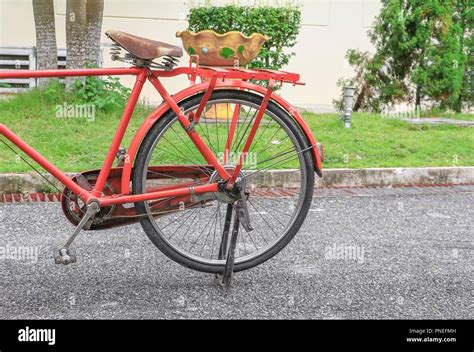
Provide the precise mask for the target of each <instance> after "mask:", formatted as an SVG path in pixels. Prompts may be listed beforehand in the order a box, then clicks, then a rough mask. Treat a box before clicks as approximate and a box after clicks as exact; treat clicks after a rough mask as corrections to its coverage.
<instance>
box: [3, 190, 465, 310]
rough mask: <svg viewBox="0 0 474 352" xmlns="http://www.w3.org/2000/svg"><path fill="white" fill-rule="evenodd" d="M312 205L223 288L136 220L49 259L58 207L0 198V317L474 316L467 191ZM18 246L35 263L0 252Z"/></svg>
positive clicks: (59, 231)
mask: <svg viewBox="0 0 474 352" xmlns="http://www.w3.org/2000/svg"><path fill="white" fill-rule="evenodd" d="M408 193H410V192H408ZM313 203H314V204H313V206H312V210H311V212H310V214H309V216H308V219H307V220H306V222H305V224H304V226H303V228H302V230H301V231H300V232H299V234H298V235H297V237H295V239H294V240H293V242H292V243H290V245H289V246H288V247H287V248H286V249H285V250H284V251H283V252H281V253H280V254H279V255H278V256H276V257H274V258H273V259H272V260H270V261H268V262H267V263H265V264H263V265H261V266H259V267H257V268H254V269H252V270H249V271H246V272H241V273H238V274H236V275H235V278H234V282H233V286H232V290H231V292H230V293H229V294H228V295H227V296H226V295H224V294H223V291H222V290H221V289H220V288H219V287H218V286H216V284H215V283H214V279H213V277H212V275H208V274H202V273H197V272H193V271H191V270H189V269H186V268H183V267H181V266H179V265H178V264H175V263H174V262H172V261H170V260H168V259H167V258H166V257H165V256H164V255H163V254H161V253H160V252H159V251H158V250H157V249H156V248H155V247H154V246H153V244H152V243H151V242H150V241H149V240H148V238H147V237H146V235H145V234H144V233H143V231H142V230H141V228H140V226H139V225H133V226H128V227H125V228H122V229H114V230H109V231H103V232H96V233H87V234H81V235H80V237H79V238H78V240H77V242H76V244H75V248H76V249H77V251H78V263H76V264H73V265H70V266H68V267H64V266H59V265H55V264H54V262H53V259H52V253H53V249H54V248H56V247H57V246H59V245H60V244H61V243H62V242H63V241H64V239H65V238H66V237H67V236H68V235H69V234H70V233H71V231H72V226H71V225H69V224H68V223H67V222H66V220H64V219H63V218H61V217H60V216H59V215H60V207H59V204H57V203H56V204H30V205H0V318H5V319H32V318H36V319H45V318H54V319H56V318H59V319H61V318H74V319H77V318H78V319H88V318H112V319H115V318H117V319H123V318H152V319H155V318H178V319H179V318H204V319H206V318H311V319H365V318H373V319H392V318H394V319H400V318H409V319H410V318H413V319H422V318H423V319H446V318H450V319H473V318H474V313H473V311H474V309H473V308H474V304H473V302H474V285H473V272H474V270H473V269H474V266H473V257H472V250H473V238H474V236H473V233H474V193H469V192H468V193H459V194H456V193H453V194H442V192H441V194H428V193H426V194H414V195H409V194H407V195H383V194H376V193H374V194H373V195H371V196H367V197H318V198H314V202H313ZM17 246H30V247H32V248H36V249H38V260H37V261H36V262H35V260H34V258H14V257H12V256H10V257H8V256H7V257H5V256H3V257H1V254H2V253H5V250H7V249H9V248H10V250H11V248H12V247H17ZM2 248H3V249H2ZM343 249H352V250H353V251H352V252H351V253H352V255H346V256H341V255H338V253H339V254H340V253H342V252H344V251H343ZM2 250H3V252H2ZM341 251H342V252H341ZM9 253H11V252H9ZM346 253H348V252H346Z"/></svg>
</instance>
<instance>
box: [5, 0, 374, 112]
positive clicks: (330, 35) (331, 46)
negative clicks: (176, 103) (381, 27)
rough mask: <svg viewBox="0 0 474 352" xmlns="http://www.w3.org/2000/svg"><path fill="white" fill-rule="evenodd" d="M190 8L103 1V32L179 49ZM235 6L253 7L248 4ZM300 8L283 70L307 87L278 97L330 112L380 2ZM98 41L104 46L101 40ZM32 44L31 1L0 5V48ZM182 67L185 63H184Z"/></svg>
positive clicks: (347, 0) (60, 21) (176, 83)
mask: <svg viewBox="0 0 474 352" xmlns="http://www.w3.org/2000/svg"><path fill="white" fill-rule="evenodd" d="M228 2H231V1H225V0H220V1H217V0H214V1H213V4H224V3H228ZM65 3H66V1H65V0H55V6H56V29H57V40H58V47H61V48H64V47H65ZM192 3H197V1H185V0H181V1H166V0H137V1H133V0H128V1H124V0H105V15H104V25H103V29H104V31H105V30H106V29H110V28H116V29H121V30H124V31H128V32H131V33H133V34H136V35H139V36H145V37H149V38H152V39H157V40H161V41H165V42H169V43H171V44H175V45H181V42H180V40H178V38H175V33H176V32H177V31H179V30H182V29H184V28H186V26H187V22H186V20H185V18H186V14H187V13H188V10H189V7H190V6H191V4H192ZM240 3H241V4H246V3H254V0H242V1H240ZM269 3H275V2H272V1H269ZM300 3H302V5H303V20H302V28H301V31H300V35H299V39H298V44H297V45H296V47H295V48H294V51H295V52H296V56H295V57H293V58H292V60H291V62H290V64H289V65H288V67H286V68H285V69H286V70H288V71H295V72H299V73H301V75H302V80H303V81H304V82H306V83H307V85H306V86H302V87H287V88H285V89H284V90H283V91H282V94H283V95H284V96H285V98H287V99H289V100H290V101H291V102H293V103H294V104H296V105H299V106H311V107H317V108H318V109H320V110H325V109H331V108H332V105H331V102H332V99H334V98H335V97H336V96H337V95H338V91H337V88H336V81H337V79H338V78H340V77H341V76H345V75H350V74H351V69H350V67H348V65H347V64H346V63H345V60H344V54H345V52H346V50H347V49H349V48H361V49H364V50H366V49H370V43H369V40H368V38H367V30H368V29H369V27H370V25H371V23H372V21H373V19H374V17H375V16H376V14H377V13H378V10H379V9H380V3H379V1H375V0H359V1H356V0H303V1H300ZM102 41H103V43H104V45H109V41H108V39H107V38H106V37H105V36H103V38H102ZM34 44H35V33H34V21H33V11H32V6H31V0H0V47H1V46H34ZM104 54H105V55H104V64H105V65H106V66H117V63H113V62H111V61H110V59H109V55H108V49H107V48H106V49H105V51H104ZM182 62H183V64H184V63H185V62H187V58H184V59H183V61H182ZM166 82H167V86H168V88H169V89H170V90H171V91H177V90H179V88H180V87H183V85H185V84H186V81H184V80H183V79H171V80H168V81H166ZM125 83H127V84H129V83H131V82H130V81H128V82H125ZM144 97H145V98H146V99H148V100H149V101H150V102H156V101H159V100H160V99H159V97H157V95H156V94H155V93H154V92H153V91H152V90H149V89H148V90H146V91H145V93H144Z"/></svg>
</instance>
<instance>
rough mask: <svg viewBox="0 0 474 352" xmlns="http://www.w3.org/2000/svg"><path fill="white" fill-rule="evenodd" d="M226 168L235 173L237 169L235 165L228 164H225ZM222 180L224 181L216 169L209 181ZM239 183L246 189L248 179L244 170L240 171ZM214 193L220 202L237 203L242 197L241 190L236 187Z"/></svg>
mask: <svg viewBox="0 0 474 352" xmlns="http://www.w3.org/2000/svg"><path fill="white" fill-rule="evenodd" d="M224 169H225V170H226V171H227V172H228V173H229V174H233V173H234V171H235V166H233V165H226V166H224ZM220 181H222V178H221V177H220V175H219V173H218V172H217V171H214V172H213V174H212V175H211V177H210V178H209V183H216V182H220ZM237 183H239V185H240V187H241V188H242V189H243V190H244V191H245V189H246V186H247V180H246V179H245V177H244V174H243V172H242V171H240V172H239V176H238V177H237ZM214 195H215V197H216V199H217V200H218V201H219V202H222V203H227V204H231V203H235V202H236V201H238V200H239V199H240V198H241V197H240V191H239V190H237V189H236V188H235V187H234V189H232V190H227V189H225V190H224V191H222V192H215V193H214Z"/></svg>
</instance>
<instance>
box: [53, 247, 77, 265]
mask: <svg viewBox="0 0 474 352" xmlns="http://www.w3.org/2000/svg"><path fill="white" fill-rule="evenodd" d="M76 261H77V257H76V256H75V255H74V254H72V253H71V251H70V250H69V249H67V248H61V249H59V250H55V255H54V262H55V263H56V264H62V265H69V264H72V263H75V262H76Z"/></svg>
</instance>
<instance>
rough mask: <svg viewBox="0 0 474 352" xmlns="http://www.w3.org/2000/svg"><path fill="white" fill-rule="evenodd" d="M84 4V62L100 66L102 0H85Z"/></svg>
mask: <svg viewBox="0 0 474 352" xmlns="http://www.w3.org/2000/svg"><path fill="white" fill-rule="evenodd" d="M86 6H87V7H86V15H87V16H86V17H87V18H86V27H87V30H86V39H87V42H86V43H85V45H86V62H87V63H88V64H90V65H92V66H96V67H98V66H100V36H101V32H102V17H103V13H104V0H87V5H86Z"/></svg>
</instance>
